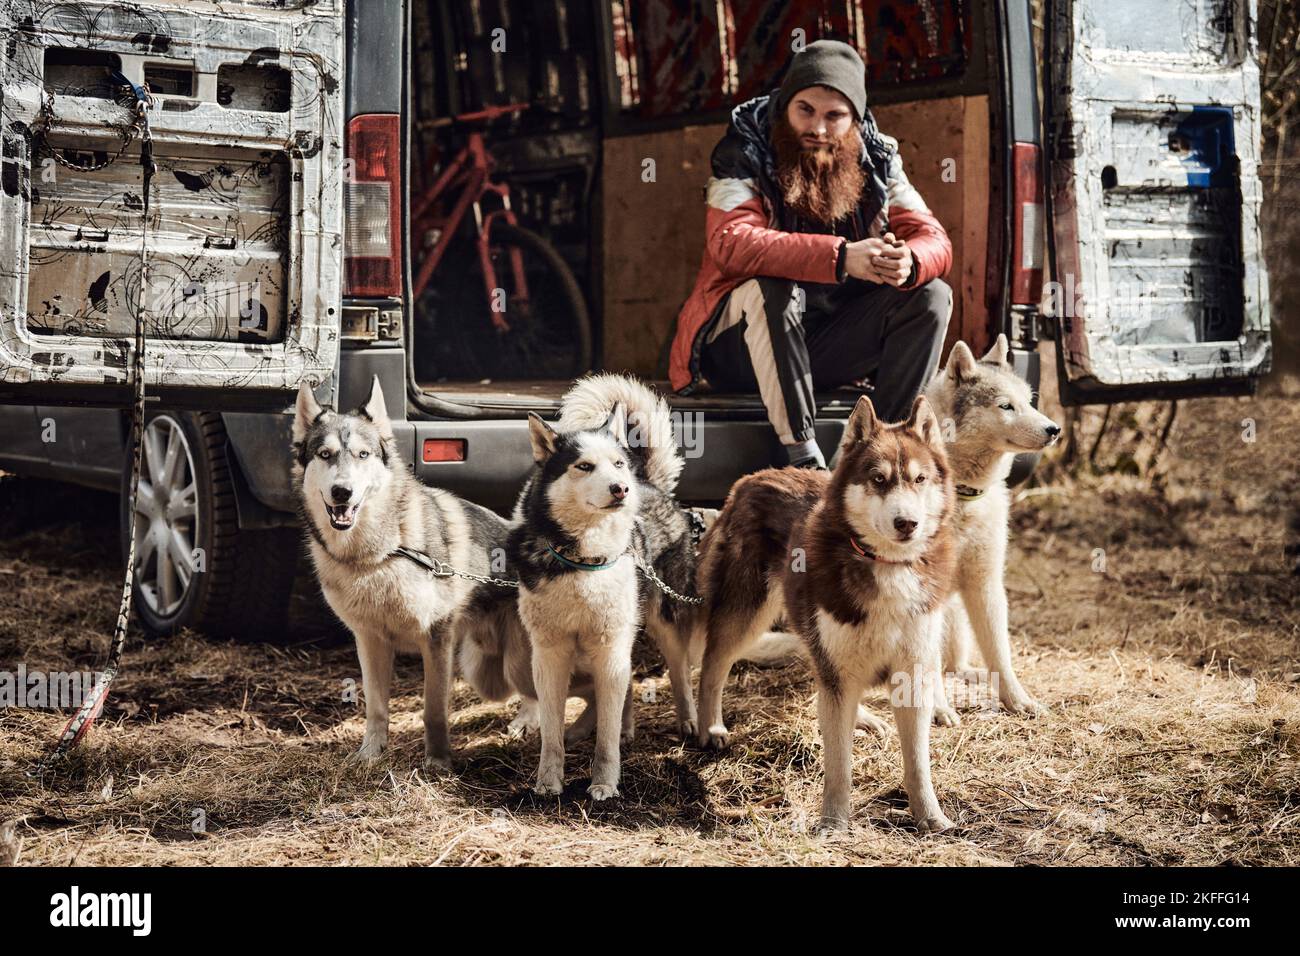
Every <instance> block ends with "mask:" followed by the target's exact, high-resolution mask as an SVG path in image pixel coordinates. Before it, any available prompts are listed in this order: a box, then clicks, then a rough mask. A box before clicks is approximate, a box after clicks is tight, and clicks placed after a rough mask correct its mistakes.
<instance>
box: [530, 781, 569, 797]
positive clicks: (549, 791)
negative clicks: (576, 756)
mask: <svg viewBox="0 0 1300 956" xmlns="http://www.w3.org/2000/svg"><path fill="white" fill-rule="evenodd" d="M563 792H564V781H563V780H538V781H537V783H536V784H534V785H533V793H535V794H537V795H538V796H539V797H558V796H559V795H560V794H561V793H563Z"/></svg>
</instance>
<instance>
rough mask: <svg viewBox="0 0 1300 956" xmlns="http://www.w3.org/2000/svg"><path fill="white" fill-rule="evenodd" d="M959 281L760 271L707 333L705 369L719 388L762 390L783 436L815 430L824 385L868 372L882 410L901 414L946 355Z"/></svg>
mask: <svg viewBox="0 0 1300 956" xmlns="http://www.w3.org/2000/svg"><path fill="white" fill-rule="evenodd" d="M951 315H952V289H950V288H949V287H948V284H947V283H946V282H944V281H943V280H942V279H932V280H930V281H929V282H927V283H925V285H922V286H918V287H917V288H915V289H907V290H901V289H895V288H894V287H892V286H888V285H879V284H876V283H871V282H861V281H859V280H856V279H849V280H848V281H846V282H845V283H844V284H843V285H838V286H819V285H811V286H807V287H803V286H801V285H800V284H799V283H796V282H794V281H792V280H789V279H773V278H768V277H766V276H760V277H758V278H755V279H749V280H748V281H746V282H743V283H741V284H740V285H739V286H737V287H736V288H735V289H733V290H732V291H731V292H730V293H729V295H728V297H727V299H726V300H724V301H723V302H722V304H721V305H720V307H719V310H718V312H717V314H716V315H715V317H714V320H713V322H712V323H711V324H710V326H709V327H708V329H707V330H706V331H705V332H704V336H705V341H704V346H703V347H702V349H701V350H700V371H701V372H702V373H703V374H704V377H705V378H707V379H708V380H709V383H710V384H711V385H712V386H713V387H714V388H715V389H717V390H719V391H727V392H753V391H757V392H758V393H759V394H760V395H761V396H762V399H763V405H764V406H765V407H766V409H767V417H768V419H769V420H770V421H771V423H772V427H773V428H775V429H776V434H777V437H778V438H779V439H780V440H781V444H783V445H787V446H788V445H795V444H798V443H802V442H807V441H810V440H811V439H812V438H813V426H814V425H815V424H816V417H817V406H816V404H815V402H814V399H813V387H814V385H815V386H816V387H817V388H820V389H831V388H837V387H839V386H842V385H849V384H852V383H853V382H856V381H860V380H861V379H864V378H868V377H869V378H871V380H872V384H873V386H874V389H875V390H874V392H873V393H872V396H871V401H872V404H873V405H874V406H875V409H876V414H877V415H878V416H879V417H880V418H881V419H882V420H884V421H887V422H894V421H901V420H903V419H904V418H906V417H907V415H908V413H909V412H910V411H911V409H912V402H913V401H914V400H915V399H916V396H917V395H918V394H919V393H920V391H921V389H922V388H924V387H925V385H926V383H927V382H928V381H929V380H930V377H931V375H933V373H934V371H935V369H936V368H937V366H938V364H939V354H940V352H941V351H942V349H943V340H944V336H945V335H946V334H947V331H948V319H949V318H950V317H951Z"/></svg>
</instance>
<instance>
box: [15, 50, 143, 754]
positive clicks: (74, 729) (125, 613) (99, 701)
mask: <svg viewBox="0 0 1300 956" xmlns="http://www.w3.org/2000/svg"><path fill="white" fill-rule="evenodd" d="M113 79H114V80H115V81H117V82H119V83H122V84H125V85H127V86H129V87H130V88H131V92H132V94H133V95H134V96H135V108H134V121H133V122H132V124H131V129H132V130H133V131H136V132H138V133H139V136H140V166H141V168H142V169H143V178H144V214H143V216H141V219H140V282H139V283H138V285H137V288H136V302H135V342H134V345H135V354H134V356H133V357H132V359H133V360H132V363H131V375H132V379H133V383H134V386H135V394H134V397H133V400H132V406H131V446H130V451H131V488H130V491H129V493H128V498H127V512H126V513H127V514H128V515H129V516H130V520H131V521H132V522H134V521H135V504H136V496H137V494H138V493H139V490H140V460H141V458H142V454H141V448H142V444H143V442H142V439H143V437H144V370H145V363H144V302H145V290H146V288H147V285H148V281H147V280H148V268H149V255H148V242H147V240H148V236H149V188H150V185H151V184H152V181H153V177H154V174H155V173H156V172H157V171H158V167H157V166H156V165H155V164H154V161H153V135H152V133H151V131H150V129H149V107H150V106H151V105H152V104H153V97H152V96H151V95H150V94H149V89H148V86H147V85H146V86H144V87H139V86H136V85H135V84H134V83H131V82H130V81H129V80H127V79H126V77H124V76H123V75H122V74H121V73H116V72H115V73H114V74H113ZM45 104H46V106H45V107H43V108H42V116H43V118H44V119H45V120H46V123H45V129H48V125H49V121H50V120H51V119H52V118H53V115H54V97H53V94H47V98H46V101H45ZM47 108H48V115H47ZM129 143H130V138H129V137H128V138H127V139H126V141H125V142H124V143H123V144H122V149H121V150H119V151H118V153H117V155H116V156H114V157H113V159H112V160H109V162H110V163H111V162H113V161H114V160H116V159H117V157H118V156H120V155H122V151H123V150H125V149H126V147H127V144H129ZM56 158H58V157H57V154H56ZM65 165H71V164H65ZM106 165H108V163H104V164H102V165H101V166H99V167H96V168H101V169H102V168H103V166H106ZM74 168H80V167H74ZM134 580H135V533H134V531H132V532H131V533H130V534H129V535H128V536H127V552H126V575H125V579H124V581H123V582H122V599H121V601H120V602H119V603H118V607H117V623H116V624H115V625H114V627H113V642H112V644H111V645H110V646H109V652H108V664H107V666H106V667H105V668H104V670H103V671H101V672H100V674H99V679H98V680H96V681H95V684H94V686H93V687H92V688H91V691H90V693H89V694H88V695H87V697H86V698H85V699H84V700H83V701H82V702H81V707H80V708H78V710H77V712H76V713H75V714H73V715H72V719H71V720H69V721H68V723H67V726H65V727H64V728H63V733H61V734H60V735H59V739H58V741H57V742H56V743H55V745H54V749H53V750H51V751H50V752H49V753H48V754H47V755H46V756H45V757H44V758H42V759H41V761H40V763H38V764H37V765H36V767H35V768H34V769H32V770H31V771H29V772H28V773H29V775H30V776H38V775H40V774H42V773H43V772H44V771H45V770H46V769H47V768H49V767H50V766H51V765H53V764H54V763H55V762H56V761H58V760H60V759H62V758H64V757H66V755H67V753H68V751H70V750H71V749H72V748H73V747H75V746H77V744H79V743H80V742H81V739H82V738H83V737H84V736H85V735H86V733H87V732H88V731H89V730H90V728H91V726H92V725H93V724H94V722H95V718H96V717H98V716H99V715H100V713H101V712H102V711H103V709H104V701H105V700H106V699H107V698H108V689H109V687H110V686H111V685H112V683H113V681H114V679H116V677H117V675H118V670H119V668H120V667H121V664H122V649H123V648H124V647H125V645H126V629H127V625H128V624H129V622H130V619H131V596H132V585H133V583H134Z"/></svg>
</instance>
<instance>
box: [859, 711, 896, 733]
mask: <svg viewBox="0 0 1300 956" xmlns="http://www.w3.org/2000/svg"><path fill="white" fill-rule="evenodd" d="M853 726H854V727H856V728H857V729H858V730H865V731H866V732H867V733H869V734H875V735H876V736H877V737H887V736H889V724H887V723H885V721H883V720H881V719H880V718H879V717H877V716H876V715H875V714H873V713H871V711H869V710H867V709H866V708H865V707H861V706H859V707H858V716H857V717H856V718H854V721H853Z"/></svg>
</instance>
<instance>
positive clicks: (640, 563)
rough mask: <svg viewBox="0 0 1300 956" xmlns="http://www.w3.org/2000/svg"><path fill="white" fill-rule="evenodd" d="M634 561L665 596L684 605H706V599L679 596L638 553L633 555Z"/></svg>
mask: <svg viewBox="0 0 1300 956" xmlns="http://www.w3.org/2000/svg"><path fill="white" fill-rule="evenodd" d="M632 560H633V561H635V562H636V566H637V567H638V568H640V569H641V573H642V574H644V575H645V576H646V577H648V578H649V579H650V580H651V581H653V582H654V583H655V586H656V587H658V588H659V590H660V591H663V592H664V594H667V595H668V596H669V597H670V598H672V599H673V600H674V601H681V602H682V603H683V604H696V605H698V604H703V603H704V598H701V597H687V596H686V595H685V594H679V593H677V592H676V591H674V590H673V589H672V588H671V587H669V586H668V585H667V584H666V583H665V582H664V581H663V580H662V579H661V578H660V577H659V575H657V574H655V572H654V568H652V567H650V565H648V564H646V563H645V562H644V561H642V559H641V555H639V554H637V553H636V552H633V553H632Z"/></svg>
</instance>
